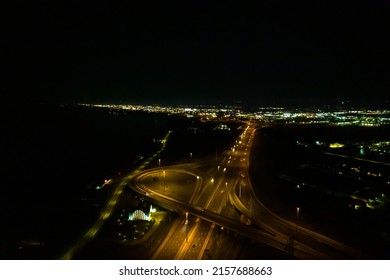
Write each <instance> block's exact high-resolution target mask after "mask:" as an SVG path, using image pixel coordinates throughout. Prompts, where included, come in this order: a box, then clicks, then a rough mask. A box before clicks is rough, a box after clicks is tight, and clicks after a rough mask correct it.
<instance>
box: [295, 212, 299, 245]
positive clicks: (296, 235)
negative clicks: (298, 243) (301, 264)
mask: <svg viewBox="0 0 390 280" xmlns="http://www.w3.org/2000/svg"><path fill="white" fill-rule="evenodd" d="M298 220H299V207H297V221H296V223H295V239H297V237H298Z"/></svg>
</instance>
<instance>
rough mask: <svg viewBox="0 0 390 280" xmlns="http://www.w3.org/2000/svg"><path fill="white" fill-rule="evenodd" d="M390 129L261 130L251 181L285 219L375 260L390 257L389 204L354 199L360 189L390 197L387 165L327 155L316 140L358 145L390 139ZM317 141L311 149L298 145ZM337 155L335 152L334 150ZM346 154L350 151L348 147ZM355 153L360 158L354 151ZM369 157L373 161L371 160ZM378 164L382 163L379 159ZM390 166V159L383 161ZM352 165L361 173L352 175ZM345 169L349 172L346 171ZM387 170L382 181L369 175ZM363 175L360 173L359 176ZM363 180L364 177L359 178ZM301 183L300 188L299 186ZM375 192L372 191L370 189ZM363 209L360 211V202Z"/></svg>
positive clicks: (258, 193)
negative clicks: (372, 206)
mask: <svg viewBox="0 0 390 280" xmlns="http://www.w3.org/2000/svg"><path fill="white" fill-rule="evenodd" d="M389 131H390V130H389V128H388V127H381V128H361V127H328V126H323V127H320V126H276V127H269V128H263V129H259V130H258V131H257V135H256V141H255V145H254V150H253V152H252V158H251V168H250V172H251V179H252V183H253V184H254V187H255V190H256V192H257V195H258V196H259V197H261V200H262V201H264V202H265V204H266V205H267V206H268V207H269V208H270V209H272V210H273V211H275V212H276V213H279V214H280V215H281V216H283V217H286V218H288V219H290V220H291V221H294V222H295V220H296V210H295V208H296V207H300V216H299V219H300V223H302V225H303V226H305V227H307V228H310V229H313V230H315V231H318V232H321V233H323V234H325V235H327V236H329V237H332V238H334V239H336V240H339V241H342V242H344V243H346V244H348V245H350V246H353V247H356V248H358V249H360V250H362V251H363V252H364V253H366V254H367V255H369V256H370V257H371V258H389V257H390V254H389V248H390V238H389V233H390V224H389V223H388V215H389V204H388V203H385V204H384V205H382V206H381V207H378V208H376V209H369V208H367V207H364V205H365V203H362V202H360V201H356V200H354V199H352V198H351V197H349V195H350V194H353V193H354V192H356V191H357V194H359V195H362V194H361V193H359V192H363V191H364V190H365V191H366V193H365V194H364V195H365V196H368V195H369V194H370V193H373V194H381V193H383V192H384V191H386V187H387V192H386V194H387V193H388V185H387V180H384V179H386V178H389V175H390V170H389V168H388V167H386V166H381V165H378V164H373V163H368V162H363V161H356V160H353V159H350V158H340V157H332V156H328V155H326V154H324V152H326V151H328V150H329V149H327V148H325V147H318V146H316V145H314V143H315V141H317V140H319V141H323V142H328V143H332V142H343V143H352V142H358V141H370V140H371V141H374V140H376V141H379V140H382V139H383V140H388V139H390V132H389ZM297 141H298V142H300V143H309V144H310V143H311V145H306V146H305V145H297ZM332 152H335V151H332ZM343 153H344V154H347V155H348V151H347V150H346V149H344V151H343ZM349 153H350V154H349V155H352V156H356V154H354V152H349ZM367 159H372V158H371V157H369V156H367ZM375 159H376V160H379V159H378V158H377V157H376V158H375ZM380 160H382V161H384V162H388V159H387V158H386V157H382V158H380ZM351 167H359V168H360V171H362V170H364V171H365V172H360V173H353V174H352V172H349V173H348V172H346V169H348V170H351ZM343 168H344V169H343ZM367 170H371V171H372V172H376V173H379V172H381V177H372V176H371V177H370V176H366V175H365V174H366V171H367ZM356 174H357V175H356ZM359 177H360V179H359ZM297 185H299V187H297ZM367 189H369V190H370V191H371V192H369V191H367ZM359 203H360V204H363V207H360V208H359V209H355V204H359Z"/></svg>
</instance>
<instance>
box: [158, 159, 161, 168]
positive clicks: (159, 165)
mask: <svg viewBox="0 0 390 280" xmlns="http://www.w3.org/2000/svg"><path fill="white" fill-rule="evenodd" d="M158 167H161V158H159V159H158Z"/></svg>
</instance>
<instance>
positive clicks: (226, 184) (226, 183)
mask: <svg viewBox="0 0 390 280" xmlns="http://www.w3.org/2000/svg"><path fill="white" fill-rule="evenodd" d="M227 186H228V182H225V191H226V200H225V207H226V206H227V201H228V190H227Z"/></svg>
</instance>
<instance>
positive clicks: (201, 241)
mask: <svg viewBox="0 0 390 280" xmlns="http://www.w3.org/2000/svg"><path fill="white" fill-rule="evenodd" d="M255 131H256V128H255V127H254V126H253V125H251V124H249V125H248V126H247V127H246V129H245V131H244V132H243V133H242V135H240V137H239V138H238V139H237V140H236V142H235V145H234V146H233V147H231V149H229V150H228V151H226V152H225V153H224V157H223V158H222V159H221V160H220V161H219V162H216V163H215V166H214V168H212V170H210V171H209V172H206V173H202V172H200V171H199V169H197V167H199V166H197V164H196V163H193V164H186V165H178V166H169V167H164V168H158V169H153V170H148V171H145V172H142V173H140V174H138V175H137V176H135V177H134V178H132V180H131V181H130V183H131V186H132V187H133V189H134V190H136V191H137V192H139V193H141V194H146V195H147V196H149V198H150V199H151V200H154V201H155V203H157V204H159V203H160V204H162V205H164V206H168V207H169V208H170V209H176V210H177V211H178V212H181V213H183V219H182V220H180V221H177V222H176V223H174V224H173V225H172V228H171V231H170V233H169V234H168V235H167V237H166V238H165V240H164V242H163V243H162V244H161V245H160V246H159V248H158V249H157V250H156V252H155V253H154V255H153V258H154V259H202V258H206V257H207V255H209V254H210V253H211V254H212V258H216V257H217V258H226V259H228V258H231V259H234V258H235V256H237V254H238V251H239V249H240V244H241V243H242V242H241V241H242V237H243V236H245V237H248V238H251V239H252V240H256V241H259V242H262V243H265V244H267V245H269V246H271V247H273V248H276V249H278V250H281V251H283V252H287V253H289V254H291V255H292V256H294V257H295V258H300V259H354V258H358V259H361V258H364V256H363V255H362V254H360V253H359V252H357V251H356V250H354V249H352V248H349V247H348V246H345V245H344V244H342V243H340V242H337V241H335V240H332V239H330V238H328V237H326V236H324V235H321V234H319V233H316V232H313V231H310V230H308V229H306V228H304V227H303V226H302V225H298V224H297V223H294V222H291V221H288V220H286V219H283V218H282V217H280V216H278V215H276V214H275V213H273V212H272V211H270V210H269V209H268V208H267V207H266V206H265V205H264V204H263V203H261V198H257V197H256V195H255V194H254V191H253V189H252V184H251V181H250V178H249V176H248V169H249V154H250V150H251V146H252V143H253V139H254V136H255ZM199 164H201V163H198V165H199ZM162 174H163V175H162ZM183 176H189V177H191V176H192V177H193V179H192V180H191V179H188V178H187V180H184V181H183ZM153 177H158V178H159V181H161V180H163V184H160V183H158V182H153V181H152V180H151V178H153ZM183 182H188V184H183ZM166 185H167V186H166ZM164 186H165V187H164ZM183 190H185V191H183ZM297 211H299V210H298V209H297ZM185 212H188V213H189V219H188V220H187V221H186V219H185V218H184V216H185V215H184V213H185ZM298 214H299V212H297V215H298ZM254 225H256V226H254ZM228 230H230V231H233V232H235V233H239V234H240V235H237V234H236V235H234V234H233V233H230V234H229V233H228ZM221 244H225V245H224V246H221ZM218 245H219V247H218ZM211 248H214V249H215V248H219V249H218V250H216V251H213V252H210V249H211ZM222 251H223V252H222Z"/></svg>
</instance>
